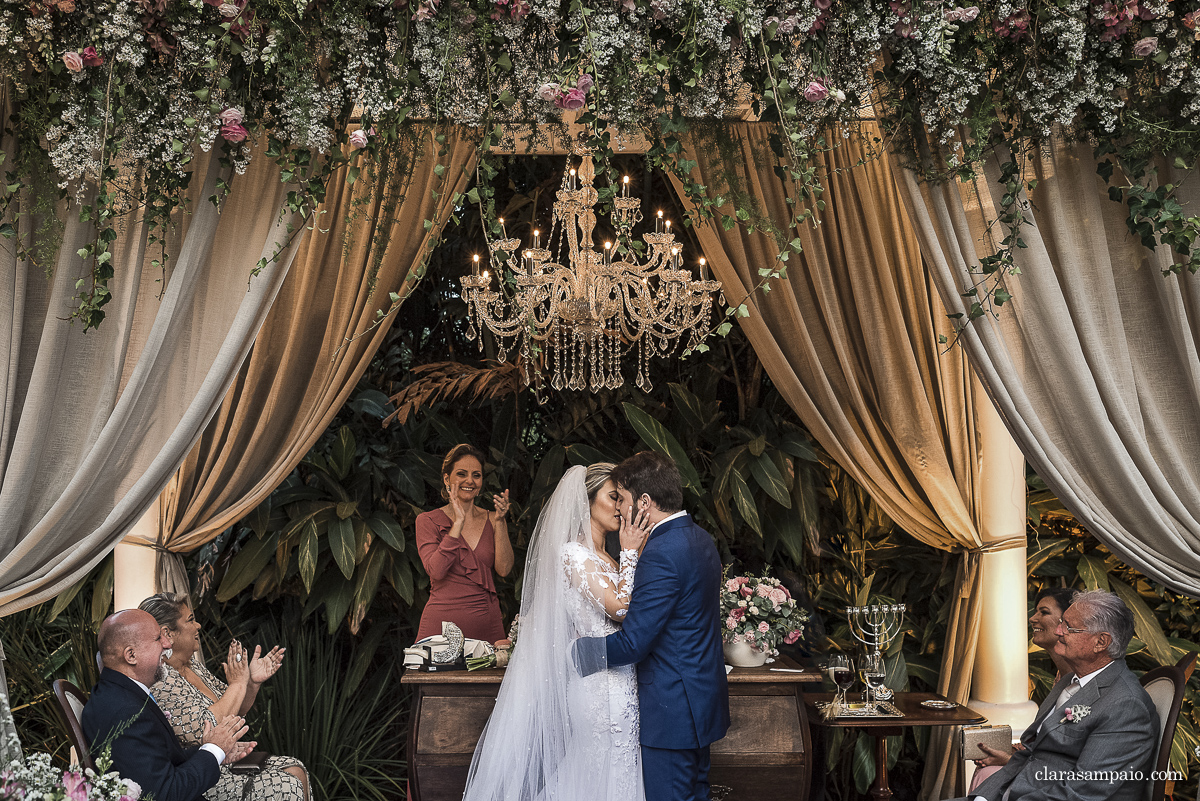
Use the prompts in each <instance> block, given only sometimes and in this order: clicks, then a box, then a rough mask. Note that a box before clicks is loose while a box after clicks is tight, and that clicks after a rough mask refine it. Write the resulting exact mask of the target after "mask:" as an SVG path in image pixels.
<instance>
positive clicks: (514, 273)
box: [462, 151, 721, 392]
mask: <svg viewBox="0 0 1200 801" xmlns="http://www.w3.org/2000/svg"><path fill="white" fill-rule="evenodd" d="M576 155H577V156H581V157H582V160H581V163H580V165H579V167H578V169H569V170H568V171H567V172H565V173H564V174H563V181H562V186H561V187H560V188H559V190H558V195H557V198H558V199H557V200H556V201H555V203H554V218H553V223H552V224H551V228H550V235H549V236H548V237H547V238H546V247H542V238H541V232H540V231H536V230H535V231H534V232H533V246H532V247H530V248H526V249H524V250H521V240H519V239H510V238H508V232H507V230H506V229H505V228H504V221H503V220H501V221H500V224H501V231H502V235H503V238H502V239H499V240H497V241H494V242H492V243H491V245H490V252H489V254H488V255H489V260H488V262H489V263H488V267H489V268H490V269H483V270H482V272H481V270H480V267H481V265H480V263H479V256H475V257H474V267H473V269H472V271H471V275H466V276H463V278H462V297H463V300H464V302H465V303H466V304H467V320H468V326H469V330H468V336H469V337H470V338H471V339H475V338H477V337H479V339H480V348H481V349H482V347H483V341H482V337H481V334H482V330H483V327H484V326H486V327H487V329H488V330H490V331H491V332H492V333H493V334H494V335H495V336H496V340H497V348H498V356H499V359H500V361H505V360H506V359H507V357H508V354H509V353H510V352H511V351H512V350H513V349H514V348H516V349H519V353H520V365H521V378H522V380H523V381H524V383H525V385H526V386H528V385H530V384H534V385H536V386H541V384H542V378H541V375H540V373H539V364H540V368H541V370H544V371H547V372H549V373H550V385H551V386H552V387H554V388H555V389H558V390H561V389H576V390H579V389H591V390H592V391H596V390H599V389H601V388H608V389H616V388H617V387H620V386H622V385H623V384H624V383H625V379H624V376H623V375H622V374H621V358H622V357H623V356H624V355H625V354H626V353H628V352H630V351H633V350H635V349H636V351H637V365H638V367H637V382H636V383H637V386H638V387H639V388H640V389H642V390H643V391H646V392H649V391H650V389H651V388H652V387H653V384H652V382H651V380H650V374H649V372H650V371H649V363H650V358H651V357H652V356H667V355H670V354H671V353H672V352H674V351H675V349H676V348H677V347H678V345H679V341H680V340H681V339H683V338H684V337H685V336H686V338H687V347H688V348H689V349H691V348H694V347H696V346H697V345H699V344H700V343H701V342H702V341H703V339H704V337H705V336H706V335H707V333H708V331H709V321H710V317H711V313H712V305H713V296H714V293H717V292H719V291H720V289H721V282H720V281H715V280H710V279H709V278H708V277H707V275H706V267H705V260H704V259H700V271H699V278H698V279H697V278H694V277H693V275H692V274H691V272H690V271H688V270H685V269H683V257H682V256H681V255H680V254H681V250H682V248H681V247H680V245H679V244H677V243H676V242H675V235H674V234H672V233H671V222H670V221H669V220H664V219H663V216H662V212H661V211H660V212H658V216H657V219H656V220H655V231H654V233H645V234H643V235H642V239H643V240H644V241H645V243H646V245H647V254H646V256H645V257H644V258H645V260H644V261H639V260H638V257H637V254H636V252H635V251H634V249H633V247H632V245H633V239H632V236H633V234H632V232H633V227H634V226H635V225H637V224H638V223H639V222H641V220H642V212H641V205H642V202H641V200H640V199H638V198H635V197H630V196H629V178H628V177H625V179H624V180H623V182H622V188H621V191H620V192H619V193H618V196H617V197H615V198H614V199H613V201H614V206H615V208H614V213H613V217H612V224H613V229H614V230H615V231H616V240H617V241H616V242H615V243H613V242H605V243H604V246H603V248H597V247H596V244H595V242H593V239H592V234H593V231H594V230H595V228H596V212H595V206H596V203H597V201H598V200H599V194H598V193H597V192H596V189H595V187H594V186H593V185H592V183H593V180H594V178H595V165H594V164H593V162H592V158H591V155H590V154H589V153H588V152H586V151H576ZM622 245H624V252H623V253H622V252H621V249H622ZM555 246H557V250H558V259H559V261H558V262H553V261H551V260H550V259H551V258H552V256H553V255H554V248H555ZM518 251H519V252H520V253H519V255H518ZM564 255H565V256H566V264H565V265H564V264H563V263H562V261H563V256H564ZM506 265H507V268H508V269H509V271H510V272H511V277H510V278H509V279H504V278H503V277H501V278H500V279H499V280H496V279H495V277H494V276H493V272H494V273H495V276H503V275H504V270H505V266H506ZM494 283H495V284H496V285H497V288H495V289H493V284H494ZM539 357H540V358H539Z"/></svg>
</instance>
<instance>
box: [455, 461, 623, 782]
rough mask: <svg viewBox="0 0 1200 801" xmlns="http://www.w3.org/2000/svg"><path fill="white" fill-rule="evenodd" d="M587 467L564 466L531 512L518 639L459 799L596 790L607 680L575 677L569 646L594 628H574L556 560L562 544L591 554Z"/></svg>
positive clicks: (570, 595)
mask: <svg viewBox="0 0 1200 801" xmlns="http://www.w3.org/2000/svg"><path fill="white" fill-rule="evenodd" d="M586 474H587V469H586V468H584V467H572V468H571V469H570V470H568V471H567V472H566V474H565V475H564V476H563V477H562V480H561V481H559V483H558V487H557V488H556V489H555V490H554V494H553V495H552V496H551V497H550V500H549V501H548V502H547V503H546V506H545V507H544V508H543V509H542V514H541V516H540V517H539V518H538V522H537V526H536V527H535V529H534V532H533V538H532V540H531V542H530V547H529V552H528V555H527V557H526V560H525V577H524V585H523V586H524V589H523V592H522V598H521V625H520V632H519V634H518V637H517V644H516V647H515V649H514V651H513V656H512V660H511V661H510V662H509V665H508V671H507V673H506V674H505V676H504V681H503V683H502V684H501V686H500V693H499V695H498V697H497V699H496V706H495V709H494V710H493V712H492V715H491V718H490V719H489V721H488V724H487V727H486V728H485V729H484V731H483V736H482V737H481V738H480V740H479V745H478V746H477V747H476V748H475V757H474V758H473V759H472V761H471V769H470V772H469V774H468V776H467V789H466V792H465V793H464V795H463V799H464V801H582V800H583V799H587V798H594V797H603V793H604V790H603V789H602V788H604V787H605V786H606V780H605V775H604V774H605V772H606V771H607V770H608V768H607V766H606V764H605V763H606V762H607V761H608V753H607V750H606V748H605V743H604V742H602V741H599V740H598V739H597V733H598V732H602V733H603V735H604V738H605V740H607V733H608V730H609V724H608V720H607V717H608V715H609V714H610V712H609V702H608V694H607V687H608V684H607V681H608V680H607V678H606V674H605V673H603V672H602V673H600V674H598V675H596V676H594V677H588V678H587V679H582V678H580V676H579V674H578V672H577V670H576V669H575V667H574V664H573V661H572V657H571V646H572V643H573V642H574V641H575V639H576V638H577V637H579V636H580V635H581V634H584V633H593V632H581V631H580V630H579V620H580V609H581V607H580V604H581V603H583V596H582V594H581V593H580V592H579V590H578V589H577V588H572V586H571V583H570V582H569V581H568V578H567V573H566V571H565V570H564V565H563V555H564V548H565V547H566V546H567V545H568V544H569V543H580V544H581V545H583V546H585V547H586V548H587V549H588V551H592V552H594V549H593V547H592V541H591V534H590V531H591V528H590V512H589V504H588V498H587V490H586V488H585V485H584V479H585V476H586ZM581 704H582V705H584V706H585V708H581ZM597 746H598V747H597ZM597 752H599V753H597ZM596 771H599V773H596ZM598 792H599V795H598V794H597V793H598Z"/></svg>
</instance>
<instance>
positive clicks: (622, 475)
mask: <svg viewBox="0 0 1200 801" xmlns="http://www.w3.org/2000/svg"><path fill="white" fill-rule="evenodd" d="M610 478H612V480H613V481H614V482H616V484H617V485H618V486H620V487H621V488H623V489H625V490H627V491H628V492H629V494H630V495H632V496H633V497H634V499H635V500H636V499H637V498H640V497H642V496H643V495H649V496H650V500H651V501H653V502H654V505H655V506H657V507H658V510H659V511H660V512H666V513H667V514H675V513H676V512H678V511H679V510H680V509H682V508H683V482H682V481H681V480H680V478H679V468H678V467H676V466H675V462H673V461H671V460H670V459H668V458H667V457H666V456H663V455H662V454H661V453H655V452H654V451H641V452H640V453H635V454H634V455H633V456H630V457H629V458H628V459H626V460H625V461H623V462H621V463H620V464H619V465H617V466H616V467H615V468H613V471H612V475H611V476H610Z"/></svg>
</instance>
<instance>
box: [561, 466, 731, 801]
mask: <svg viewBox="0 0 1200 801" xmlns="http://www.w3.org/2000/svg"><path fill="white" fill-rule="evenodd" d="M612 480H613V482H614V483H615V484H616V485H617V493H618V495H619V501H618V503H619V508H620V510H621V515H622V517H623V518H624V519H626V520H633V519H635V516H636V515H637V514H638V512H641V511H644V512H645V515H646V518H647V519H648V520H649V522H650V525H651V526H652V527H653V528H651V530H650V536H649V539H648V540H647V541H646V546H645V548H644V550H643V551H642V555H641V558H640V559H639V560H638V565H637V572H636V573H635V574H634V581H633V597H632V598H631V599H630V602H629V615H628V617H626V619H625V623H624V625H623V626H622V627H621V630H620V631H618V632H616V633H615V634H610V635H609V636H608V637H606V638H604V639H600V638H595V639H591V640H587V639H581V640H580V641H579V643H578V646H577V649H578V658H579V661H580V665H581V668H582V671H583V672H584V673H585V674H586V673H592V672H595V670H597V669H598V668H599V665H600V664H603V663H601V662H600V661H599V656H600V655H601V653H604V652H607V665H608V666H609V667H615V666H618V665H630V664H634V663H636V664H637V681H638V704H639V707H640V710H641V741H642V777H643V781H644V783H645V787H646V799H647V801H707V799H708V769H709V754H708V747H709V745H710V744H711V743H714V742H716V741H717V740H720V739H721V738H722V737H724V736H725V732H726V730H727V729H728V728H729V688H728V685H727V683H726V681H725V659H724V656H723V654H722V651H721V632H720V600H719V599H720V587H721V560H720V557H718V555H717V549H716V547H715V546H714V545H713V541H712V537H711V536H710V535H709V533H708V532H707V531H705V530H704V529H702V528H700V527H699V526H697V525H696V523H695V521H693V520H692V518H691V515H689V514H688V513H687V512H685V511H683V510H682V506H683V488H682V486H681V482H680V480H679V469H678V468H677V467H676V466H675V463H674V462H672V461H671V460H670V459H668V458H666V457H665V456H662V455H660V454H657V453H652V452H649V451H642V452H641V453H638V454H636V455H634V456H631V457H630V458H628V459H626V460H625V461H623V462H621V464H619V465H617V467H616V469H615V470H613V472H612ZM600 648H603V649H604V652H602V651H600V650H599V649H600ZM589 653H590V654H591V655H592V658H591V659H589V658H588V655H589ZM589 665H590V666H591V667H590V669H589V667H588V666H589Z"/></svg>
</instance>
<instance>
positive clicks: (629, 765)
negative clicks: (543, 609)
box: [563, 542, 643, 801]
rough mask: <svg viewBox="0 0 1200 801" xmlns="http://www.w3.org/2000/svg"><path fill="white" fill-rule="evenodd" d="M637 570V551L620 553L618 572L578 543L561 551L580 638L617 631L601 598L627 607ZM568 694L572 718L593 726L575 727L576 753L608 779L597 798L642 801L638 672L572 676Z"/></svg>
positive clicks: (571, 611) (614, 670)
mask: <svg viewBox="0 0 1200 801" xmlns="http://www.w3.org/2000/svg"><path fill="white" fill-rule="evenodd" d="M636 566H637V553H636V552H635V551H623V552H622V553H621V567H620V571H619V572H618V571H617V570H614V569H613V567H612V565H611V563H609V562H608V560H606V559H602V558H601V557H599V556H597V555H596V553H595V552H594V551H592V549H591V548H588V547H587V546H585V545H583V544H581V543H578V542H571V543H567V544H566V545H565V546H564V547H563V572H564V575H565V577H566V580H567V583H568V585H569V588H570V591H569V592H568V593H567V594H566V598H567V607H568V613H569V614H570V615H571V617H572V618H573V619H574V620H575V626H576V629H577V630H578V631H579V634H580V636H583V637H606V636H608V635H609V634H612V633H613V632H614V631H616V630H617V624H616V623H615V622H614V621H613V619H612V618H610V617H609V616H608V614H606V612H605V596H606V595H608V596H610V597H612V596H615V598H616V600H617V601H618V602H621V603H623V605H624V606H628V605H629V593H631V592H632V590H633V571H634V568H635V567H636ZM622 579H624V581H622ZM610 604H611V600H610ZM623 611H624V610H623V609H621V610H617V612H616V614H617V616H618V617H624V615H623V614H622V613H623ZM568 692H569V695H570V706H571V710H572V713H573V716H574V717H576V718H577V719H578V720H580V721H581V722H582V721H587V722H590V723H591V726H590V728H588V729H584V727H583V726H580V727H579V728H578V730H577V731H578V736H576V738H575V740H574V742H573V743H572V745H573V746H574V748H576V749H580V751H581V753H580V755H579V758H580V759H582V760H583V761H585V762H591V761H603V762H604V764H605V766H606V768H607V772H608V774H609V781H608V782H607V792H606V794H605V795H597V796H595V797H596V798H601V799H606V801H617V799H621V801H624V799H641V798H642V797H643V795H642V765H641V745H640V744H639V742H638V698H637V673H636V668H635V667H634V666H633V665H622V666H621V667H614V668H609V669H608V670H605V671H602V672H600V673H593V674H592V675H590V676H586V677H583V678H580V677H578V676H576V678H575V680H574V681H571V682H569V684H568ZM591 754H595V755H597V756H595V757H590V756H589V755H591ZM597 767H598V766H597ZM589 768H591V766H589ZM593 775H596V774H593Z"/></svg>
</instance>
